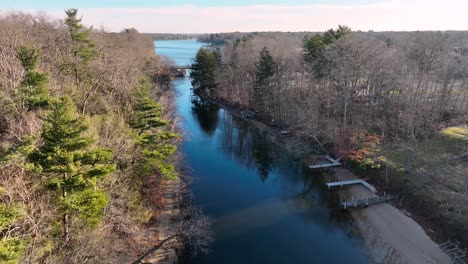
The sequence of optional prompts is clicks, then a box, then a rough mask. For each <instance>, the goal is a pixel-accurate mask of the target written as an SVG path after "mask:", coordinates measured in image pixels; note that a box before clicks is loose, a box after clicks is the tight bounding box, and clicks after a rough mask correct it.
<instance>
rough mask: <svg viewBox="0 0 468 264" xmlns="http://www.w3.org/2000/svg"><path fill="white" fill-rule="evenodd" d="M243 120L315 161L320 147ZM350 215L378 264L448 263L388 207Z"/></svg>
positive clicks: (344, 173)
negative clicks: (315, 155)
mask: <svg viewBox="0 0 468 264" xmlns="http://www.w3.org/2000/svg"><path fill="white" fill-rule="evenodd" d="M200 91H201V90H200ZM200 91H195V93H196V94H197V95H198V96H200V97H201V98H202V99H203V100H205V101H207V102H209V103H211V104H215V105H218V106H219V107H222V108H224V109H226V110H227V111H229V112H230V113H231V114H233V115H236V116H238V117H240V118H242V114H241V110H242V109H240V108H239V107H237V106H236V105H233V104H230V103H229V102H226V101H222V100H219V99H215V98H212V97H210V96H208V95H207V94H204V93H200ZM245 120H246V121H247V122H249V123H250V124H251V125H253V126H255V127H257V128H258V129H260V130H262V131H265V132H267V134H268V135H269V136H271V137H272V138H275V140H274V141H275V142H277V144H279V145H280V146H281V147H282V148H283V149H284V150H285V151H287V152H288V153H289V154H290V155H292V156H294V157H296V158H298V159H300V160H301V161H302V162H303V163H304V165H310V162H311V160H314V157H313V156H314V155H312V156H311V153H310V150H311V149H317V148H320V146H313V145H310V144H307V143H304V140H303V139H301V138H300V137H298V136H295V135H289V136H286V137H284V136H281V135H280V133H279V131H278V129H276V128H273V127H271V126H268V125H267V124H265V123H262V122H259V121H257V120H255V119H245ZM331 175H332V177H336V178H340V179H341V180H343V179H357V178H358V177H357V176H356V175H355V174H353V173H351V172H349V171H348V170H346V169H344V168H337V169H335V170H333V172H332V174H331ZM324 186H325V185H324ZM324 188H325V187H324ZM344 194H345V195H348V196H349V197H351V196H354V197H362V196H369V195H371V193H370V191H369V190H367V189H365V188H362V187H361V186H352V187H350V188H346V190H345V191H344ZM352 215H353V217H354V219H355V221H356V223H357V225H358V227H359V229H360V232H361V234H362V235H363V238H364V240H365V241H366V245H367V246H368V248H369V250H370V252H371V255H372V257H373V259H374V260H375V261H377V262H379V263H451V260H450V258H449V257H448V255H446V254H445V253H444V252H442V250H441V249H440V248H439V247H438V245H437V243H435V242H434V241H433V240H432V239H431V238H430V237H429V236H428V235H427V233H429V234H430V232H427V231H428V230H426V231H425V230H423V229H422V228H421V226H419V225H418V224H417V223H416V222H414V220H412V219H410V218H409V217H408V216H406V215H405V214H404V213H403V212H402V211H400V210H398V209H396V208H395V207H394V206H392V205H391V204H379V205H374V206H371V207H369V208H363V209H352Z"/></svg>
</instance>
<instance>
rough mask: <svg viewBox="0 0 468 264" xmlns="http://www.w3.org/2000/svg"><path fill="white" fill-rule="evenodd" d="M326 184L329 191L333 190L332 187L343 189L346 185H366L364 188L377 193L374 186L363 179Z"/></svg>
mask: <svg viewBox="0 0 468 264" xmlns="http://www.w3.org/2000/svg"><path fill="white" fill-rule="evenodd" d="M326 184H327V186H328V188H329V189H330V188H332V187H337V186H339V187H343V186H345V185H352V184H362V185H364V187H366V188H367V189H369V190H370V191H371V192H373V193H377V190H376V189H375V187H374V186H372V185H370V184H369V183H368V182H366V181H365V180H362V179H357V180H348V181H337V182H327V183H326Z"/></svg>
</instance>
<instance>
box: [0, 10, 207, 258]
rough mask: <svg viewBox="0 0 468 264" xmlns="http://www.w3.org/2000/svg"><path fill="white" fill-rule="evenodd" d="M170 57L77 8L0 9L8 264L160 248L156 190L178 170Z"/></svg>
mask: <svg viewBox="0 0 468 264" xmlns="http://www.w3.org/2000/svg"><path fill="white" fill-rule="evenodd" d="M168 63H169V64H170V62H168V61H167V60H166V59H164V58H161V57H159V56H156V54H155V52H154V44H153V39H152V38H151V37H150V36H148V35H145V34H141V33H139V32H138V31H137V30H135V29H133V28H131V29H124V30H122V31H121V32H120V33H110V32H105V31H103V30H95V29H93V28H86V27H85V26H83V25H82V23H81V18H80V15H79V14H78V10H77V9H67V10H66V11H65V13H64V19H52V18H50V17H48V16H47V15H42V14H39V15H30V14H26V13H21V12H10V13H4V14H2V16H0V138H1V139H0V142H1V143H0V179H1V180H0V201H1V204H0V226H1V228H0V231H1V233H0V262H1V263H6V264H8V263H118V262H120V263H124V262H125V263H129V262H132V261H134V260H136V259H137V258H138V257H139V256H141V255H143V254H144V253H145V252H146V251H147V250H149V249H150V248H152V247H155V246H161V245H160V244H158V243H159V240H158V236H157V233H158V232H159V230H157V229H155V228H153V226H154V221H155V219H156V217H157V214H158V212H160V209H161V208H160V207H161V194H162V191H161V189H163V188H164V183H165V182H167V181H169V180H173V179H178V178H179V176H180V175H179V173H178V171H177V162H178V156H177V142H178V140H179V138H180V135H179V134H178V133H177V129H176V126H175V124H176V122H175V116H174V109H173V96H174V91H173V90H172V89H171V87H170V85H169V82H168V80H170V79H171V76H170V74H169V73H168V72H167V67H166V66H167V65H168ZM181 188H182V187H181ZM180 192H183V190H180ZM180 215H181V216H184V214H183V213H181V214H180ZM185 220H187V218H186V219H185ZM185 220H184V221H183V222H182V220H181V222H178V229H177V228H176V229H174V230H176V231H177V232H176V233H174V234H173V237H177V236H179V238H180V237H181V238H180V239H179V241H178V242H180V243H184V242H183V241H182V240H184V239H185V238H188V233H187V232H185V231H186V230H188V228H190V229H191V230H192V229H193V228H194V225H192V223H194V221H195V220H196V219H194V218H191V219H189V220H188V221H185ZM199 220H200V219H199ZM201 220H203V219H201ZM201 222H203V221H201ZM201 222H200V223H201ZM184 230H185V231H184ZM195 230H196V229H195ZM192 232H193V231H192ZM191 241H192V242H193V241H195V240H194V238H193V237H191Z"/></svg>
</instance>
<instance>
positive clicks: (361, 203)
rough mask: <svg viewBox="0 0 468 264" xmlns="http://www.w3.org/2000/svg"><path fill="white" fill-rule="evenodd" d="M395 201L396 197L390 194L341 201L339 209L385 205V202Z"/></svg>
mask: <svg viewBox="0 0 468 264" xmlns="http://www.w3.org/2000/svg"><path fill="white" fill-rule="evenodd" d="M396 199H397V197H396V196H393V195H390V194H387V195H385V194H384V195H383V196H375V197H369V198H363V199H356V200H354V198H352V199H351V200H349V201H345V200H341V207H342V208H343V209H348V208H359V207H368V206H369V205H373V204H379V203H385V202H389V201H393V200H396Z"/></svg>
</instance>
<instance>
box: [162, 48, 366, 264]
mask: <svg viewBox="0 0 468 264" xmlns="http://www.w3.org/2000/svg"><path fill="white" fill-rule="evenodd" d="M155 45H156V53H157V54H159V55H164V56H167V57H169V58H171V59H173V60H174V61H175V62H176V64H178V65H187V64H190V63H191V62H192V58H193V57H194V56H195V54H196V52H197V50H198V49H199V48H200V47H202V44H201V43H198V42H196V41H194V40H169V41H156V43H155ZM174 86H175V88H176V90H177V92H178V93H177V101H176V104H177V112H178V115H179V116H180V117H181V118H182V121H181V122H180V126H181V128H182V130H183V131H184V137H185V139H186V140H185V141H184V143H183V144H182V146H181V151H182V153H183V155H184V159H185V161H186V163H187V166H188V167H189V168H190V170H189V171H190V173H191V176H192V177H193V179H194V181H193V184H192V185H191V190H192V192H193V194H194V196H195V204H196V205H197V206H198V207H200V208H201V209H202V211H203V212H204V213H205V214H206V215H208V216H210V217H211V218H212V219H213V220H214V224H213V230H214V232H215V234H216V240H215V241H214V242H213V243H212V245H211V250H210V252H209V253H208V254H206V255H199V256H196V257H193V258H191V259H190V260H188V262H189V263H207V264H208V263H209V264H211V263H227V264H228V263H236V264H237V263H269V264H276V263H330V264H333V263H349V264H352V263H369V262H370V260H369V257H368V255H367V253H366V250H365V248H364V245H363V242H362V240H361V238H360V236H359V232H357V231H356V228H354V226H353V221H352V218H351V217H350V216H349V215H348V214H345V213H343V212H342V211H341V210H339V209H338V208H336V207H335V206H334V205H335V204H336V197H334V194H333V193H330V192H326V190H325V188H323V183H322V179H321V175H320V174H317V173H316V172H313V171H310V170H308V169H307V168H304V167H303V166H302V165H301V164H300V163H299V162H298V161H295V160H293V159H292V158H290V157H288V156H287V155H286V154H284V151H282V150H281V149H278V147H276V145H275V144H273V143H272V142H270V141H269V139H268V137H266V136H265V135H264V134H263V133H262V132H261V131H258V130H256V129H255V128H253V127H251V126H250V125H249V124H248V123H247V122H245V121H243V120H241V119H239V118H236V117H234V116H232V115H230V114H229V113H228V112H227V111H224V110H223V109H219V108H216V107H202V106H196V105H193V104H192V103H191V102H190V95H191V93H190V88H191V83H190V78H189V77H185V78H180V79H177V80H175V81H174ZM321 183H322V184H321Z"/></svg>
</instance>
